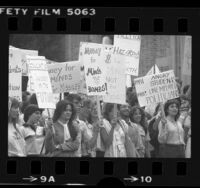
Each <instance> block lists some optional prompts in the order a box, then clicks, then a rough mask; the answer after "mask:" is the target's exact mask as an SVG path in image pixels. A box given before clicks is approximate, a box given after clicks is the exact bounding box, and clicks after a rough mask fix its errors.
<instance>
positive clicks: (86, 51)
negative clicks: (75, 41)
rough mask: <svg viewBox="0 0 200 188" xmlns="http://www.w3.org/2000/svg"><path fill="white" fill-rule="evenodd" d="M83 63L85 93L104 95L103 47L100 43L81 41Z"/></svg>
mask: <svg viewBox="0 0 200 188" xmlns="http://www.w3.org/2000/svg"><path fill="white" fill-rule="evenodd" d="M81 48H83V57H82V61H83V65H84V71H85V79H86V87H87V95H105V94H106V91H107V84H106V72H105V62H104V49H103V45H102V44H95V43H83V44H82V46H81Z"/></svg>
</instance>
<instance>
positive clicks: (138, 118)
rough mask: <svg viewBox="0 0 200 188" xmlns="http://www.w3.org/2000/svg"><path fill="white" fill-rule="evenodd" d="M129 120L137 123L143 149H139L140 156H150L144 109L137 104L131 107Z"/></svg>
mask: <svg viewBox="0 0 200 188" xmlns="http://www.w3.org/2000/svg"><path fill="white" fill-rule="evenodd" d="M130 120H131V121H132V122H133V123H135V124H136V125H137V127H138V129H139V134H140V136H141V138H142V144H143V147H142V148H143V149H142V150H140V151H139V153H140V156H141V157H150V145H149V141H150V137H149V134H148V129H147V128H148V125H147V121H146V117H145V112H144V110H142V109H141V108H140V107H138V106H135V107H133V108H132V109H131V111H130Z"/></svg>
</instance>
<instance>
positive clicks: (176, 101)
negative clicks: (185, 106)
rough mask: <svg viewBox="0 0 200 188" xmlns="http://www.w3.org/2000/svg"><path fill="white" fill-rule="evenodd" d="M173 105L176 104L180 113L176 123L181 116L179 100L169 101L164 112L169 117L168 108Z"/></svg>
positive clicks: (177, 115)
mask: <svg viewBox="0 0 200 188" xmlns="http://www.w3.org/2000/svg"><path fill="white" fill-rule="evenodd" d="M171 104H176V105H177V108H178V113H177V114H176V116H175V121H177V119H178V118H179V116H180V102H179V101H178V100H177V99H171V100H168V101H167V102H166V103H165V105H164V112H165V116H168V108H169V106H170V105H171Z"/></svg>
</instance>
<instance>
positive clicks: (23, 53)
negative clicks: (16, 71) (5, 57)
mask: <svg viewBox="0 0 200 188" xmlns="http://www.w3.org/2000/svg"><path fill="white" fill-rule="evenodd" d="M9 48H11V49H12V50H17V51H18V53H19V54H21V61H22V76H28V66H27V59H26V55H30V56H38V51H37V50H26V49H21V48H16V47H13V46H9Z"/></svg>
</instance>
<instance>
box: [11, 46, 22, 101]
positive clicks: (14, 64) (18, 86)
mask: <svg viewBox="0 0 200 188" xmlns="http://www.w3.org/2000/svg"><path fill="white" fill-rule="evenodd" d="M8 82H9V86H8V90H9V91H8V95H9V97H14V98H16V99H18V100H19V101H22V62H21V54H20V53H19V52H18V51H16V50H13V49H10V48H9V81H8Z"/></svg>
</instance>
